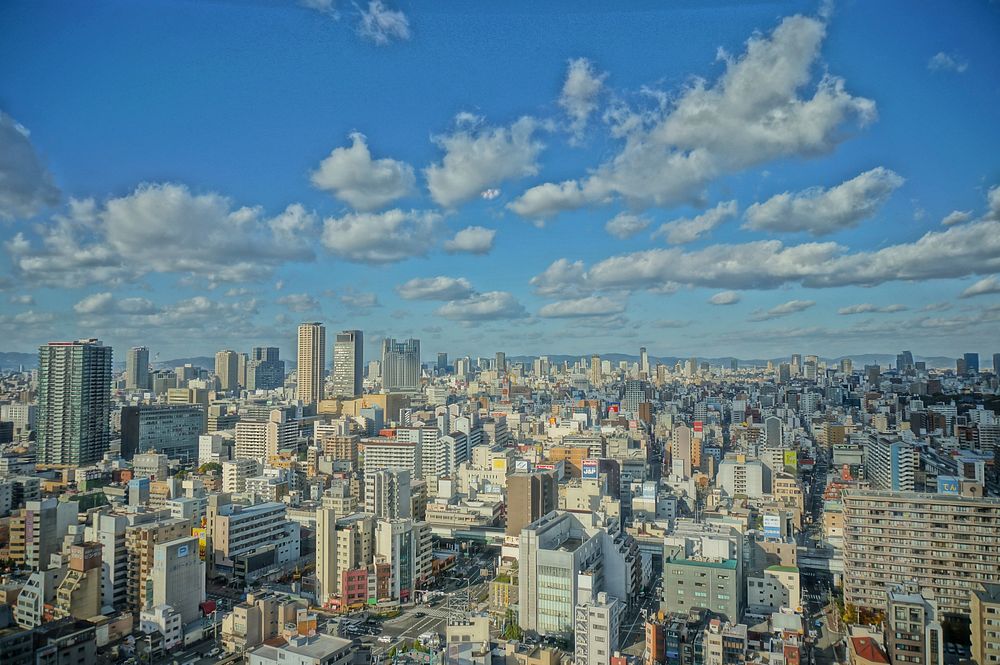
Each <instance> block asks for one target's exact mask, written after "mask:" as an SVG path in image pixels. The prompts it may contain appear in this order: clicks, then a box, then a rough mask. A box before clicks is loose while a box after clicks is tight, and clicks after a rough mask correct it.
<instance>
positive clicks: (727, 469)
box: [716, 455, 771, 499]
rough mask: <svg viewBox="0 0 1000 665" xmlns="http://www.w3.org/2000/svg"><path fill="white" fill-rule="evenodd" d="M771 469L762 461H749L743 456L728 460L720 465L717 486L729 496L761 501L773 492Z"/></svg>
mask: <svg viewBox="0 0 1000 665" xmlns="http://www.w3.org/2000/svg"><path fill="white" fill-rule="evenodd" d="M770 477H771V474H770V469H768V467H767V466H765V465H764V463H763V462H761V461H760V460H747V459H745V458H743V456H742V455H736V456H734V457H733V458H728V457H727V458H726V459H724V460H722V462H721V463H720V464H719V471H718V475H717V476H716V484H717V485H718V487H719V488H720V489H721V490H722V491H723V492H725V494H726V495H727V496H730V497H735V496H745V497H747V498H750V499H759V498H760V497H761V496H762V495H763V494H765V493H768V492H770V491H771V479H770Z"/></svg>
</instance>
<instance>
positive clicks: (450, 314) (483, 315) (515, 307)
mask: <svg viewBox="0 0 1000 665" xmlns="http://www.w3.org/2000/svg"><path fill="white" fill-rule="evenodd" d="M436 314H437V315H438V316H442V317H444V318H446V319H451V320H452V321H496V320H500V319H517V318H521V317H522V316H524V315H525V311H524V305H522V304H521V303H519V302H518V301H517V299H516V298H515V297H514V296H513V295H512V294H510V293H508V292H507V291H488V292H486V293H476V294H473V295H471V296H469V297H467V298H465V299H462V300H452V301H450V302H447V303H445V304H444V305H441V307H439V308H438V309H437V310H436Z"/></svg>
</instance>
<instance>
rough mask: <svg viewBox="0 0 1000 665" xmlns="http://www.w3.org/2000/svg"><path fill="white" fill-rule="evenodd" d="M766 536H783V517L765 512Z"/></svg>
mask: <svg viewBox="0 0 1000 665" xmlns="http://www.w3.org/2000/svg"><path fill="white" fill-rule="evenodd" d="M764 537H765V538H781V518H780V517H779V516H777V515H775V514H774V513H765V514H764Z"/></svg>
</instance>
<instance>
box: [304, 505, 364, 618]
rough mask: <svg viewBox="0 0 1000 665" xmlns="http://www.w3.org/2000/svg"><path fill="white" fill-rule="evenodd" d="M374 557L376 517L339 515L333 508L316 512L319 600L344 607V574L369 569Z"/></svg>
mask: <svg viewBox="0 0 1000 665" xmlns="http://www.w3.org/2000/svg"><path fill="white" fill-rule="evenodd" d="M374 556H375V518H374V517H372V516H371V515H368V514H365V513H357V514H354V515H351V516H349V517H342V518H340V519H338V518H337V512H336V511H335V510H332V509H330V508H320V509H319V510H317V511H316V600H317V603H318V604H319V605H320V606H323V607H327V606H337V607H339V606H341V604H342V603H343V601H344V591H345V589H344V583H345V581H344V579H345V578H344V573H346V572H348V571H353V570H359V569H362V568H366V567H367V566H368V565H370V564H371V563H372V561H373V560H374Z"/></svg>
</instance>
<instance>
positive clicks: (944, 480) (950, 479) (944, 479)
mask: <svg viewBox="0 0 1000 665" xmlns="http://www.w3.org/2000/svg"><path fill="white" fill-rule="evenodd" d="M937 491H938V494H954V495H956V496H957V495H958V493H959V482H958V478H956V477H955V476H938V479H937Z"/></svg>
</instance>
